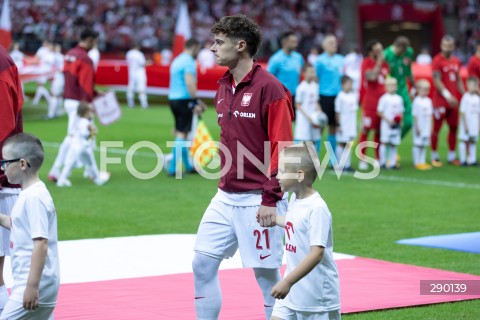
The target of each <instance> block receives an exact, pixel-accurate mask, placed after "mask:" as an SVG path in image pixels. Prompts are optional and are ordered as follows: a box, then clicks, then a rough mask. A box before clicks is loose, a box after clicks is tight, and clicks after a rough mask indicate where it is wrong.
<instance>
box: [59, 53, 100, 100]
mask: <svg viewBox="0 0 480 320" xmlns="http://www.w3.org/2000/svg"><path fill="white" fill-rule="evenodd" d="M63 73H64V75H65V89H64V93H63V97H64V98H65V99H72V100H77V101H84V102H92V100H93V96H94V83H95V69H94V68H93V62H92V60H91V59H90V57H89V56H88V52H87V50H86V49H85V48H82V47H79V46H76V47H75V48H73V49H71V50H70V51H68V52H67V54H66V55H65V63H64V65H63Z"/></svg>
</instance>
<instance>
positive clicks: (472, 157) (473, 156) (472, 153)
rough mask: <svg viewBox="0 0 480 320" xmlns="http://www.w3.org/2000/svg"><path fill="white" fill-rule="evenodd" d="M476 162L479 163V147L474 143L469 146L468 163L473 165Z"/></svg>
mask: <svg viewBox="0 0 480 320" xmlns="http://www.w3.org/2000/svg"><path fill="white" fill-rule="evenodd" d="M475 162H477V145H476V144H475V143H473V142H472V143H470V144H469V145H468V163H469V164H473V163H475Z"/></svg>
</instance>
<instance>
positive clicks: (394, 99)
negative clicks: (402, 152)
mask: <svg viewBox="0 0 480 320" xmlns="http://www.w3.org/2000/svg"><path fill="white" fill-rule="evenodd" d="M397 83H398V82H397V79H395V78H387V80H385V89H386V91H387V92H385V94H384V95H383V96H382V97H381V98H380V100H379V101H378V108H377V111H378V116H379V117H380V119H381V123H380V166H381V167H382V168H387V169H394V168H396V166H397V147H398V146H399V145H400V141H401V129H402V117H403V112H404V111H405V110H404V106H403V99H402V97H401V96H400V95H398V94H397V93H396V92H397V90H398V89H397V88H398V85H397ZM387 146H388V159H389V161H388V164H387Z"/></svg>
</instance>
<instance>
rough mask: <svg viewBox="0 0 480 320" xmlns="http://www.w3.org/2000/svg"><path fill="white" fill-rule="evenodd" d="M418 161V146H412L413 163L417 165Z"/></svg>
mask: <svg viewBox="0 0 480 320" xmlns="http://www.w3.org/2000/svg"><path fill="white" fill-rule="evenodd" d="M420 163H421V162H420V148H419V147H416V146H414V147H413V165H415V166H416V165H419V164H420Z"/></svg>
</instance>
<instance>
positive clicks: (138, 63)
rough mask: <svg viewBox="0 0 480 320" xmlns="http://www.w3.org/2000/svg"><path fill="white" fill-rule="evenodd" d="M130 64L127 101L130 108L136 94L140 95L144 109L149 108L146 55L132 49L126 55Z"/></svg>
mask: <svg viewBox="0 0 480 320" xmlns="http://www.w3.org/2000/svg"><path fill="white" fill-rule="evenodd" d="M126 59H127V64H128V88H127V100H128V105H129V107H133V105H134V93H135V92H138V93H139V100H140V103H141V105H142V107H143V108H146V107H148V103H147V96H146V90H147V71H146V69H145V64H146V60H145V55H144V54H143V53H142V52H141V51H140V50H137V49H131V50H129V51H128V52H127V55H126Z"/></svg>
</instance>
